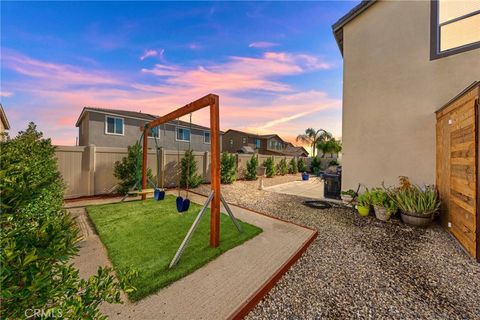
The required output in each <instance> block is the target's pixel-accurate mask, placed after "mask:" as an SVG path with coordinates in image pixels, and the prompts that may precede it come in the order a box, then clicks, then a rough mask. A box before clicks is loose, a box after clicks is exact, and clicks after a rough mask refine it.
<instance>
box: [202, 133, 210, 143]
mask: <svg viewBox="0 0 480 320" xmlns="http://www.w3.org/2000/svg"><path fill="white" fill-rule="evenodd" d="M203 143H210V132H208V131H204V132H203Z"/></svg>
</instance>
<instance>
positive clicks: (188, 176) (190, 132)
mask: <svg viewBox="0 0 480 320" xmlns="http://www.w3.org/2000/svg"><path fill="white" fill-rule="evenodd" d="M188 151H189V152H191V154H192V157H193V161H195V156H194V155H193V150H192V113H191V112H190V131H189V139H188ZM188 180H190V161H187V196H186V198H188V191H189V183H188Z"/></svg>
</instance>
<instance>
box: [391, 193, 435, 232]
mask: <svg viewBox="0 0 480 320" xmlns="http://www.w3.org/2000/svg"><path fill="white" fill-rule="evenodd" d="M385 190H386V192H387V194H388V196H389V197H390V199H392V201H393V202H394V203H395V205H396V206H397V207H398V208H399V209H400V214H401V218H402V221H403V222H404V223H406V224H409V225H412V226H417V227H426V226H428V225H429V224H430V223H431V222H432V221H433V218H434V217H435V214H436V213H437V212H438V209H439V207H440V199H439V197H438V192H437V189H436V188H435V186H424V187H423V188H420V187H419V186H416V185H412V184H408V186H407V187H399V188H390V189H388V188H386V189H385Z"/></svg>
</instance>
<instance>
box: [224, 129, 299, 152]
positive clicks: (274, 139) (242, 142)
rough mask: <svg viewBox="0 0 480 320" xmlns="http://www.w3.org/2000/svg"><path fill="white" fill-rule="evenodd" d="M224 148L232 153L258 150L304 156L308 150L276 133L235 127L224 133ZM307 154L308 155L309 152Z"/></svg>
mask: <svg viewBox="0 0 480 320" xmlns="http://www.w3.org/2000/svg"><path fill="white" fill-rule="evenodd" d="M222 149H223V150H224V151H227V152H231V153H236V152H239V153H253V152H257V153H259V154H266V155H298V156H303V155H304V154H305V152H306V150H305V149H304V148H303V147H295V146H293V145H292V144H291V143H290V142H286V141H284V140H283V139H282V138H280V137H279V136H278V135H276V134H266V135H259V134H253V133H248V132H243V131H239V130H233V129H230V130H227V131H226V132H225V134H224V135H223V148H222ZM302 149H303V150H302ZM306 154H307V156H308V152H306Z"/></svg>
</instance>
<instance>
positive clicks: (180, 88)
mask: <svg viewBox="0 0 480 320" xmlns="http://www.w3.org/2000/svg"><path fill="white" fill-rule="evenodd" d="M3 59H5V61H6V62H5V67H7V68H10V69H12V70H14V71H16V72H17V73H20V74H23V75H25V76H26V77H27V79H26V81H22V82H21V83H9V85H10V88H12V89H13V90H14V91H15V92H16V93H17V95H18V94H19V93H21V94H22V95H29V97H31V101H42V108H40V109H39V108H27V107H25V108H23V107H22V108H23V110H27V109H28V110H33V111H31V112H28V113H25V112H26V111H24V112H23V114H22V116H21V119H22V122H25V123H26V122H27V121H28V120H34V121H35V122H38V123H39V128H40V129H41V130H42V129H44V130H45V134H46V136H52V137H53V140H54V143H57V144H64V143H68V142H69V141H70V144H73V143H74V142H75V137H76V136H77V135H78V131H77V130H78V129H76V128H75V127H74V123H75V121H76V119H77V117H78V115H79V114H80V112H81V110H82V108H83V107H84V106H98V107H105V108H121V109H126V110H132V111H138V110H141V111H142V112H146V113H152V114H157V115H161V114H164V113H167V112H169V111H171V110H173V109H174V108H177V107H180V106H182V105H184V104H186V103H188V102H190V101H193V100H195V99H197V98H199V97H201V96H203V95H205V94H208V93H210V92H212V93H217V94H219V95H220V103H221V121H222V123H221V127H222V129H224V130H225V129H228V128H237V129H244V130H249V131H252V132H261V133H271V132H275V133H279V134H280V135H282V136H285V137H295V136H296V135H297V134H299V133H302V131H304V127H308V126H315V125H317V126H322V127H323V126H324V127H325V128H326V129H327V130H329V129H330V130H332V131H335V134H339V133H340V127H339V126H336V125H335V127H334V126H329V123H327V122H324V121H322V119H323V117H324V113H325V112H326V111H329V110H336V109H339V108H340V104H341V103H340V101H339V100H335V99H330V98H329V97H328V95H327V94H326V93H324V92H322V91H316V90H312V91H298V90H296V89H295V88H294V87H293V86H292V85H290V84H288V83H286V82H283V81H282V80H281V78H282V77H284V76H295V75H299V74H302V73H306V72H312V71H316V70H323V69H327V68H330V67H331V65H330V64H328V63H327V62H325V61H323V60H322V59H320V58H318V57H315V56H311V55H305V54H291V53H282V52H266V53H264V54H263V55H261V56H259V57H253V58H252V57H239V56H235V57H230V58H228V59H227V60H226V61H225V62H222V63H217V64H208V65H205V66H192V67H187V66H182V65H170V64H156V65H155V66H154V67H153V68H150V69H147V68H144V69H141V70H140V71H139V73H138V74H133V75H128V76H125V77H123V76H120V75H118V74H114V73H112V72H108V71H104V70H101V69H98V67H96V68H95V69H94V70H91V69H85V68H79V67H77V66H73V65H67V64H58V63H51V62H45V61H40V60H37V59H33V58H30V57H27V56H24V55H21V54H18V53H12V52H9V53H8V55H7V57H6V58H5V55H4V58H3ZM146 75H148V76H149V77H150V78H149V81H148V82H144V81H141V80H143V79H142V77H144V76H146ZM152 76H153V77H154V79H153V80H152V79H151V77H152ZM130 79H134V81H131V80H130ZM156 80H158V81H156ZM259 92H260V93H261V94H258V93H259ZM32 103H33V102H32ZM16 108H17V107H16ZM312 119H315V123H313V124H312V123H311V122H312ZM194 121H195V122H196V123H199V124H203V125H208V124H209V114H208V112H203V111H202V112H196V113H195V114H194ZM307 123H308V125H307ZM20 129H22V128H19V130H20Z"/></svg>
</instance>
